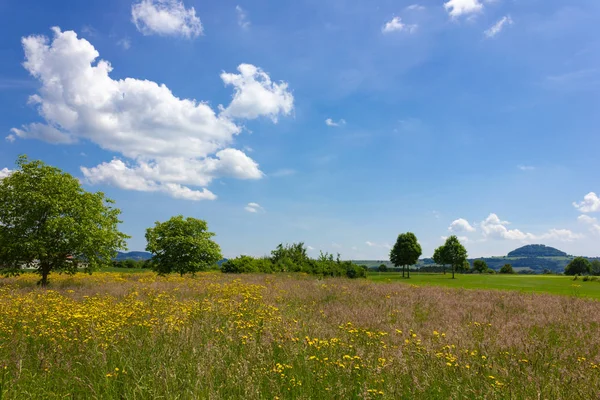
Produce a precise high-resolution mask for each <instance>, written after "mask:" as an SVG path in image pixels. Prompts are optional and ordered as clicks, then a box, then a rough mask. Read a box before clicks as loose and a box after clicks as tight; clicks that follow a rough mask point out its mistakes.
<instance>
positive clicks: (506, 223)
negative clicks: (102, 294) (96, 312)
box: [0, 0, 600, 259]
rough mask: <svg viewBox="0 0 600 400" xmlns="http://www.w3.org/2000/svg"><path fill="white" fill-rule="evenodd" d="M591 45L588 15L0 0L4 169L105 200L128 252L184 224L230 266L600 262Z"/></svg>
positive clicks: (162, 0)
mask: <svg viewBox="0 0 600 400" xmlns="http://www.w3.org/2000/svg"><path fill="white" fill-rule="evenodd" d="M53 27H55V28H53ZM599 34H600V3H599V2H598V1H596V0H575V1H570V2H565V1H557V0H493V1H492V0H487V1H486V0H450V1H444V0H436V1H433V0H426V1H419V2H417V1H416V0H410V1H398V0H396V1H378V2H373V1H366V0H365V1H362V0H360V1H359V0H348V1H342V0H319V1H315V0H308V1H296V2H281V1H207V0H204V1H201V0H184V1H183V2H180V1H177V0H141V1H140V0H135V1H129V0H127V1H123V0H103V1H96V0H93V1H92V0H90V1H85V2H82V1H78V0H77V1H76V0H69V1H66V0H65V1H38V0H25V1H23V0H21V1H15V0H0V37H2V40H1V41H0V109H1V110H2V118H0V136H1V137H2V142H0V175H2V174H4V175H5V174H7V173H10V169H11V168H13V166H14V161H15V159H16V158H17V156H18V155H19V154H23V153H25V154H27V155H28V156H29V157H30V158H35V159H41V160H43V161H45V162H47V163H49V164H52V165H56V166H58V167H60V168H62V169H64V170H66V171H68V172H70V173H72V174H73V175H74V176H77V177H79V178H81V180H82V181H83V182H84V184H85V187H86V189H88V190H93V191H96V190H102V191H104V192H105V193H106V194H107V195H108V196H109V197H111V198H113V199H115V200H116V201H117V204H118V206H119V207H120V208H121V210H122V212H123V213H122V219H123V221H124V222H123V225H122V229H123V231H125V232H126V233H128V234H130V235H131V236H132V239H131V240H130V242H129V248H130V250H143V249H144V247H145V239H144V232H145V229H146V228H147V227H149V226H151V225H152V224H153V223H154V222H155V221H157V220H165V219H168V218H169V217H171V216H173V215H177V214H183V215H186V216H193V217H197V218H202V219H205V220H207V221H208V223H209V227H210V229H211V230H212V231H214V232H215V233H216V234H217V241H218V242H219V244H220V245H221V246H222V249H223V252H224V254H225V255H226V256H229V257H231V256H235V255H237V254H242V253H243V254H251V255H262V254H266V253H268V252H269V251H270V250H271V249H273V248H274V247H275V246H276V245H277V244H278V243H280V242H284V243H285V242H289V243H291V242H295V241H304V242H305V243H306V244H307V245H308V246H310V249H311V250H310V251H311V252H312V253H313V254H314V255H316V254H318V253H317V252H318V250H319V249H322V250H324V251H329V252H334V253H337V252H339V253H341V254H342V257H343V258H353V259H364V258H368V259H386V258H387V255H388V252H389V245H391V244H393V242H394V240H395V238H396V236H397V235H398V233H400V232H406V231H412V232H414V233H415V234H416V235H417V237H418V238H419V240H420V242H421V244H422V246H423V251H424V256H430V255H431V254H432V252H433V249H434V248H435V247H437V246H439V245H440V244H442V243H443V237H445V236H448V235H449V234H456V235H458V236H459V237H461V239H462V240H463V242H464V243H465V245H466V247H467V249H468V251H469V255H470V256H486V255H502V254H505V253H506V252H507V251H510V250H512V249H514V248H516V247H519V246H521V245H523V244H526V243H544V244H547V245H552V246H556V247H558V248H560V249H562V250H564V251H567V252H569V253H572V254H582V255H589V256H599V255H600V246H598V243H599V242H600V223H599V222H598V219H597V218H598V213H599V212H600V199H599V198H598V196H597V195H596V194H595V193H598V192H599V191H600V182H599V180H598V177H599V174H598V171H599V170H600V168H599V167H600V158H599V157H598V148H600V135H599V132H598V126H599V125H600V112H599V106H600V96H599V89H600V52H599V51H600V39H599V38H600V35H599ZM102 60H103V61H102ZM4 168H6V169H4Z"/></svg>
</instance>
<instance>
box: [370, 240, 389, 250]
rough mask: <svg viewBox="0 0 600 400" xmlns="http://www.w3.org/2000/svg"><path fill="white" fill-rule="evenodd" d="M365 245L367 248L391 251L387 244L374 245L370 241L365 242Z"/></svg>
mask: <svg viewBox="0 0 600 400" xmlns="http://www.w3.org/2000/svg"><path fill="white" fill-rule="evenodd" d="M365 244H366V245H367V246H369V247H379V248H383V249H391V248H392V246H390V244H389V243H374V242H370V241H368V240H367V241H366V242H365Z"/></svg>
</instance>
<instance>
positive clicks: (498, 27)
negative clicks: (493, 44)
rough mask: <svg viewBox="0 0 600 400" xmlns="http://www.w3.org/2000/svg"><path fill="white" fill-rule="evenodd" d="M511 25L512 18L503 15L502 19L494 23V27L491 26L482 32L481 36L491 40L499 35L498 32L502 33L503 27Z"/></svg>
mask: <svg viewBox="0 0 600 400" xmlns="http://www.w3.org/2000/svg"><path fill="white" fill-rule="evenodd" d="M513 23H514V22H513V20H512V18H511V17H510V15H505V16H504V17H502V18H500V20H499V21H498V22H496V23H495V24H494V25H492V26H491V27H490V29H488V30H486V31H485V32H483V34H484V35H485V36H486V37H487V38H493V37H495V36H496V35H497V34H499V33H500V32H502V29H504V27H505V26H506V25H512V24H513Z"/></svg>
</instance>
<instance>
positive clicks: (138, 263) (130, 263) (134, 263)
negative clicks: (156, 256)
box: [112, 258, 152, 269]
mask: <svg viewBox="0 0 600 400" xmlns="http://www.w3.org/2000/svg"><path fill="white" fill-rule="evenodd" d="M112 266H113V267H114V268H127V269H140V268H143V269H152V260H151V259H149V260H133V259H131V258H128V259H125V260H113V261H112Z"/></svg>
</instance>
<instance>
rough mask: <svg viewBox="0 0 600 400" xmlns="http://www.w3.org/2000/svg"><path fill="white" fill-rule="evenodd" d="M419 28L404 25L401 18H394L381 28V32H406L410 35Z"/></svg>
mask: <svg viewBox="0 0 600 400" xmlns="http://www.w3.org/2000/svg"><path fill="white" fill-rule="evenodd" d="M417 27H418V26H417V25H410V24H408V25H407V24H405V23H403V22H402V19H401V18H400V17H394V18H392V19H391V20H390V21H388V22H386V23H385V24H384V25H383V27H382V28H381V32H383V33H392V32H401V31H405V32H408V33H413V32H415V31H416V30H417Z"/></svg>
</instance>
